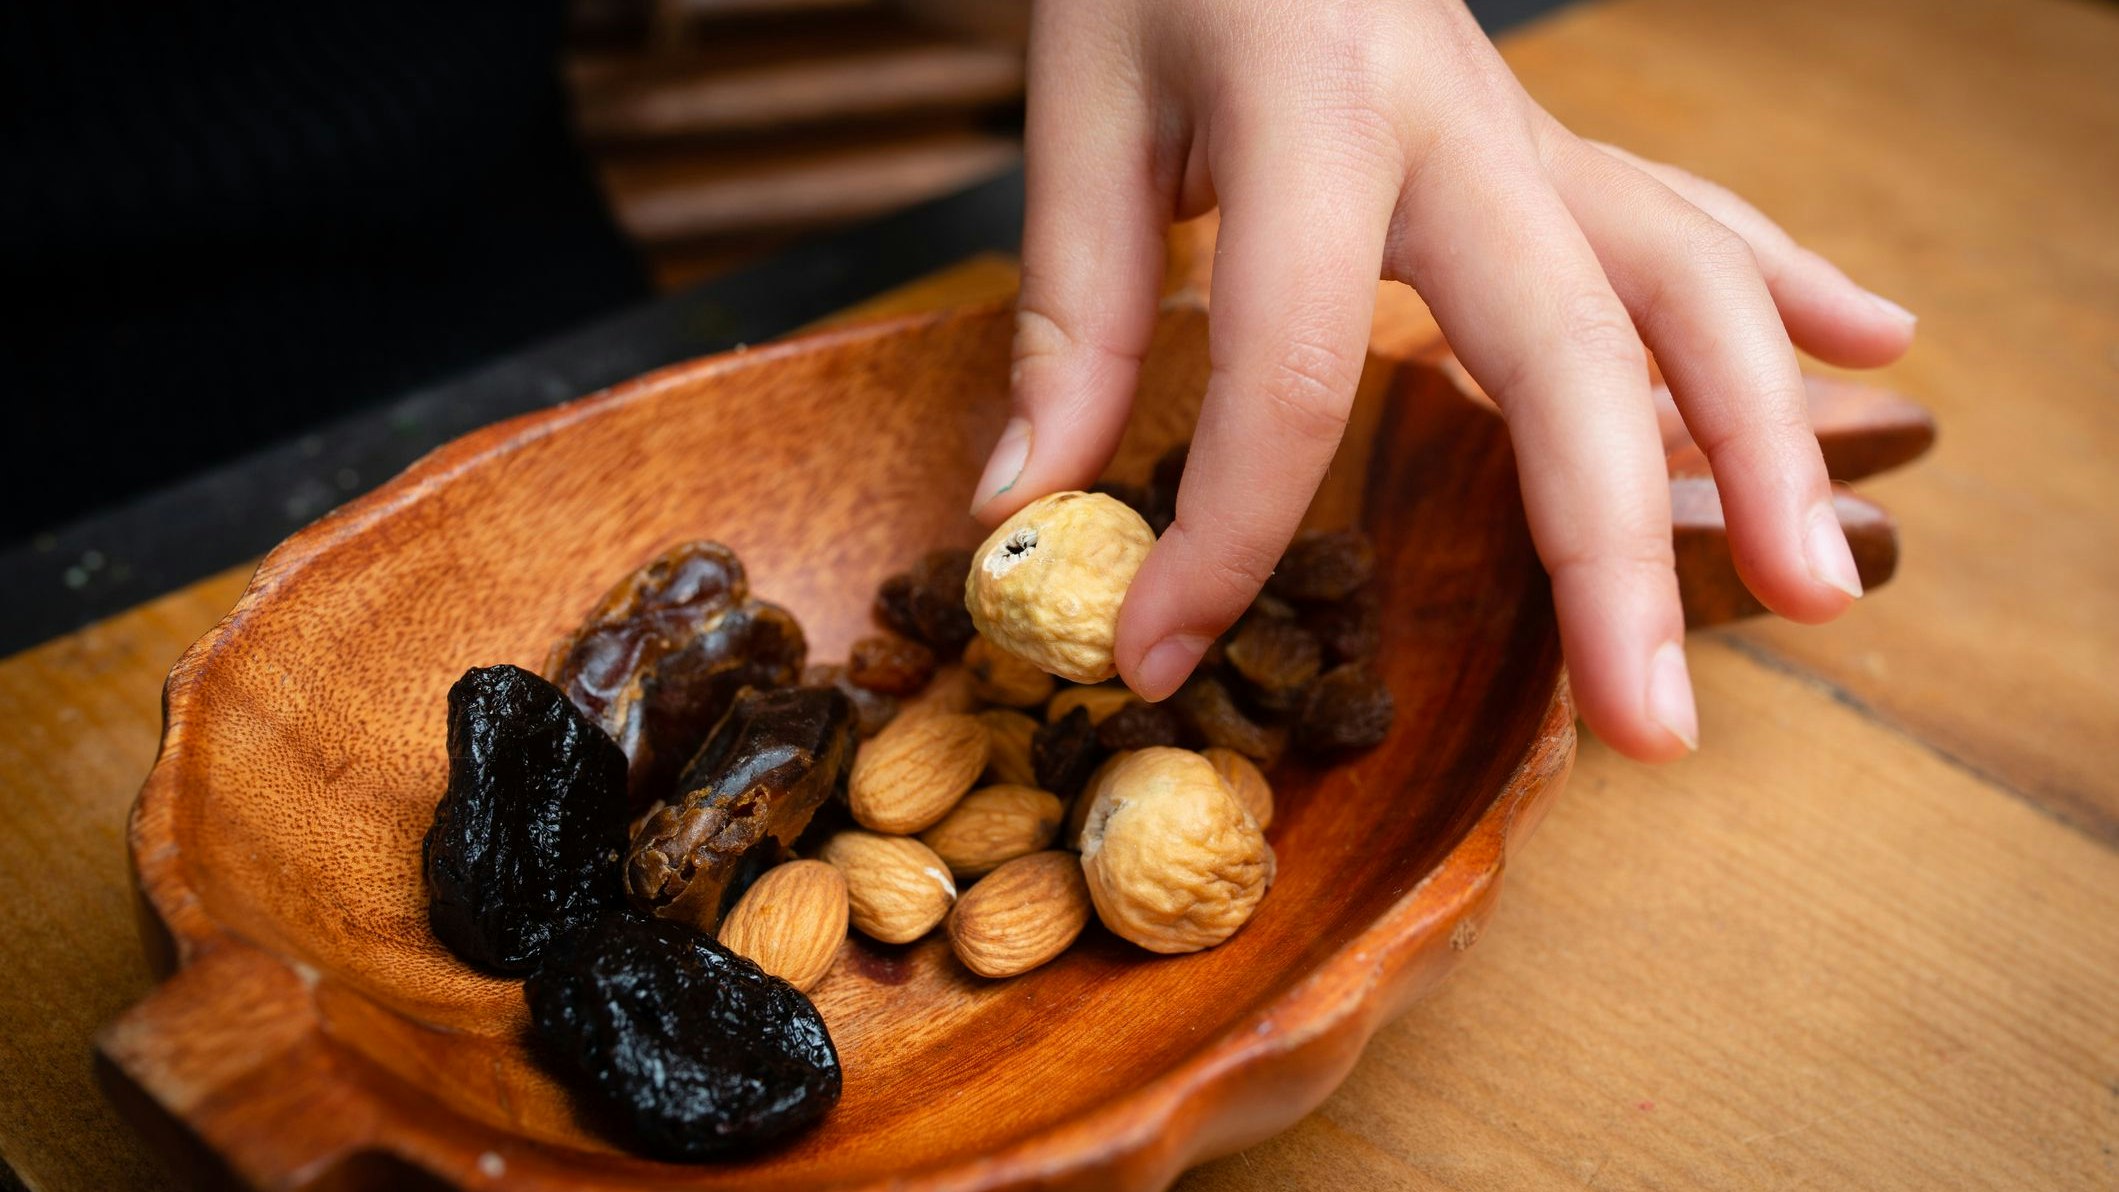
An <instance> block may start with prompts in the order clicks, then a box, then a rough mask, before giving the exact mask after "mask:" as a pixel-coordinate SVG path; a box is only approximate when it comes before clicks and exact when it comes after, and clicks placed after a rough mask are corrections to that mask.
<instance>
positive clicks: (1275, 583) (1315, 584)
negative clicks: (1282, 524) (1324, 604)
mask: <svg viewBox="0 0 2119 1192" xmlns="http://www.w3.org/2000/svg"><path fill="white" fill-rule="evenodd" d="M1375 574H1376V544H1375V543H1373V542H1370V541H1369V536H1368V535H1367V534H1364V533H1362V532H1361V531H1359V530H1331V531H1318V530H1305V531H1304V532H1302V533H1300V534H1297V535H1296V536H1295V541H1293V542H1291V543H1289V544H1288V549H1287V553H1286V554H1283V555H1281V556H1280V566H1279V567H1278V568H1276V569H1275V570H1274V572H1273V578H1272V579H1269V580H1267V581H1266V590H1267V591H1269V592H1271V593H1273V594H1274V595H1276V596H1283V597H1286V598H1287V599H1289V600H1344V599H1346V598H1347V597H1348V596H1351V595H1353V594H1354V591H1355V590H1356V589H1358V588H1360V587H1361V586H1362V585H1363V584H1366V583H1368V582H1369V580H1370V579H1371V578H1373V577H1374V576H1375Z"/></svg>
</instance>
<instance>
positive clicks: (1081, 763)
mask: <svg viewBox="0 0 2119 1192" xmlns="http://www.w3.org/2000/svg"><path fill="white" fill-rule="evenodd" d="M1103 760H1104V748H1103V746H1102V745H1100V744H1098V743H1097V740H1096V725H1095V723H1094V722H1092V721H1091V720H1090V719H1089V709H1087V708H1075V709H1073V710H1072V711H1070V712H1068V713H1067V714H1066V715H1065V716H1062V717H1060V718H1059V719H1058V720H1055V721H1053V722H1052V723H1050V724H1044V725H1040V726H1038V730H1037V732H1036V733H1034V734H1032V736H1031V738H1030V768H1031V770H1032V771H1034V772H1035V773H1036V774H1037V784H1038V786H1039V787H1040V788H1042V789H1044V790H1048V791H1051V792H1052V793H1053V794H1055V795H1058V796H1059V797H1060V798H1062V799H1066V798H1071V797H1073V795H1074V793H1075V792H1076V791H1079V790H1081V789H1082V783H1084V782H1087V781H1088V780H1089V775H1090V774H1092V773H1094V772H1095V771H1096V766H1097V763H1099V762H1101V761H1103Z"/></svg>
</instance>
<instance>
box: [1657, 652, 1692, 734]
mask: <svg viewBox="0 0 2119 1192" xmlns="http://www.w3.org/2000/svg"><path fill="white" fill-rule="evenodd" d="M1648 714H1649V715H1650V716H1652V717H1654V718H1655V722H1656V723H1657V724H1660V725H1662V726H1663V727H1664V728H1665V729H1668V730H1669V731H1670V735H1671V736H1673V737H1676V738H1677V739H1678V740H1680V741H1683V742H1684V743H1685V748H1687V749H1691V750H1697V749H1699V747H1700V713H1699V709H1697V708H1695V707H1693V704H1692V675H1691V673H1690V672H1688V671H1687V670H1686V669H1685V647H1683V646H1681V645H1679V644H1678V643H1676V642H1664V643H1663V644H1662V645H1661V646H1658V647H1657V648H1656V652H1655V657H1654V658H1652V659H1650V660H1649V663H1648Z"/></svg>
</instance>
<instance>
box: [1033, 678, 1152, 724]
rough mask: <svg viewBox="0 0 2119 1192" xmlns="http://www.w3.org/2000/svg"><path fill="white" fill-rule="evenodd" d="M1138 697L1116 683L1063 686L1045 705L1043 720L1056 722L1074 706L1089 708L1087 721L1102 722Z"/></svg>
mask: <svg viewBox="0 0 2119 1192" xmlns="http://www.w3.org/2000/svg"><path fill="white" fill-rule="evenodd" d="M1139 698H1140V697H1139V696H1137V695H1135V694H1133V693H1132V692H1131V691H1128V690H1127V689H1126V688H1125V687H1123V686H1121V685H1120V684H1117V683H1099V684H1098V685H1096V686H1094V687H1064V688H1061V689H1060V691H1059V693H1058V694H1056V695H1054V696H1053V697H1052V702H1051V703H1049V704H1046V705H1045V722H1046V723H1047V724H1058V723H1059V722H1060V720H1061V719H1062V718H1064V717H1065V716H1066V715H1067V713H1069V712H1072V711H1073V710H1074V709H1076V708H1087V709H1089V723H1091V724H1102V723H1103V722H1104V720H1105V718H1107V717H1109V716H1110V715H1111V713H1113V712H1116V711H1118V710H1119V709H1120V708H1123V707H1125V706H1126V705H1127V704H1130V703H1132V702H1133V701H1134V700H1136V699H1139Z"/></svg>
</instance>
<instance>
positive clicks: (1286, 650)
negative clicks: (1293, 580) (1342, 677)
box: [1223, 615, 1324, 716]
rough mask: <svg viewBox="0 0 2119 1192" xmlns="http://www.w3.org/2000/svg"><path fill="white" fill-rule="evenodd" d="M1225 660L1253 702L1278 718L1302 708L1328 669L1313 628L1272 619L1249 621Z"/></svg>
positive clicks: (1232, 640)
mask: <svg viewBox="0 0 2119 1192" xmlns="http://www.w3.org/2000/svg"><path fill="white" fill-rule="evenodd" d="M1223 657H1224V658H1225V659H1226V660H1227V663H1228V669H1229V670H1230V671H1232V672H1234V674H1235V676H1236V677H1237V679H1238V680H1239V681H1240V682H1241V683H1242V686H1243V691H1244V694H1245V695H1246V696H1248V697H1250V701H1251V703H1252V704H1253V705H1254V706H1256V707H1257V708H1258V709H1259V710H1260V711H1261V712H1264V713H1267V714H1269V715H1274V716H1278V715H1283V714H1285V713H1289V712H1293V711H1295V710H1296V709H1298V708H1300V707H1301V706H1302V701H1303V698H1304V697H1305V695H1307V693H1308V690H1309V686H1310V683H1311V682H1312V681H1314V680H1315V679H1316V678H1317V672H1318V671H1319V670H1321V669H1323V666H1324V651H1323V650H1322V649H1321V648H1319V646H1318V645H1317V639H1316V638H1314V637H1312V636H1310V631H1309V630H1307V629H1304V628H1303V627H1302V626H1300V625H1297V624H1296V623H1295V622H1293V621H1284V620H1281V619H1279V618H1277V617H1272V616H1256V615H1253V616H1248V617H1245V618H1244V620H1243V623H1242V624H1241V625H1239V626H1237V628H1236V633H1235V636H1233V637H1231V638H1230V639H1229V644H1228V647H1227V649H1226V650H1225V651H1224V653H1223Z"/></svg>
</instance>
